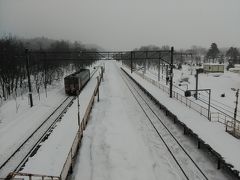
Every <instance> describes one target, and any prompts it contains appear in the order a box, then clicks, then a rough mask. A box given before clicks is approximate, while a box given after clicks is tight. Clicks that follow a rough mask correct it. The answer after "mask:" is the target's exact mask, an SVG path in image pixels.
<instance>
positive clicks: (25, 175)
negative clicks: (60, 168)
mask: <svg viewBox="0 0 240 180" xmlns="http://www.w3.org/2000/svg"><path fill="white" fill-rule="evenodd" d="M10 176H11V178H9V179H14V178H15V179H29V180H35V179H41V180H60V179H61V178H60V177H59V176H50V175H40V174H31V173H21V172H13V173H10Z"/></svg>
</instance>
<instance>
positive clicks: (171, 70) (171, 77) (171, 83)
mask: <svg viewBox="0 0 240 180" xmlns="http://www.w3.org/2000/svg"><path fill="white" fill-rule="evenodd" d="M173 53H174V48H173V47H171V64H170V98H172V88H173Z"/></svg>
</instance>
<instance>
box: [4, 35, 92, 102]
mask: <svg viewBox="0 0 240 180" xmlns="http://www.w3.org/2000/svg"><path fill="white" fill-rule="evenodd" d="M26 49H28V53H26V52H27V51H26ZM84 51H93V52H95V51H97V50H96V49H95V48H86V47H85V46H84V45H83V44H81V43H80V42H74V43H71V42H69V41H64V40H60V41H58V40H50V39H47V38H35V39H30V40H26V39H18V38H16V37H12V36H7V37H4V38H2V39H0V100H7V99H8V98H9V97H14V98H16V97H17V96H20V95H23V94H24V93H26V92H28V81H27V70H26V64H27V62H29V72H30V79H31V86H32V91H33V92H34V93H38V94H39V98H40V92H41V91H45V93H46V96H47V88H48V86H49V85H52V84H53V82H56V81H60V80H62V78H63V76H64V75H66V74H70V73H72V72H74V71H76V70H78V69H80V68H82V67H85V66H89V65H91V64H92V63H94V60H83V59H84V57H82V56H81V53H76V52H84ZM72 52H74V53H72ZM94 58H96V57H94ZM88 59H91V58H89V57H88Z"/></svg>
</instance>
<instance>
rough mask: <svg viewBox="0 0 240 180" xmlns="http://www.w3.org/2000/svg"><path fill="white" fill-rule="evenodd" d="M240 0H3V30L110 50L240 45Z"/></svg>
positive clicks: (0, 28)
mask: <svg viewBox="0 0 240 180" xmlns="http://www.w3.org/2000/svg"><path fill="white" fill-rule="evenodd" d="M239 20H240V0H0V35H1V36H2V35H4V34H7V33H11V34H12V35H17V36H20V37H26V38H29V37H39V36H45V37H49V38H53V39H66V40H71V41H74V40H79V41H81V42H83V43H89V44H97V45H99V46H101V47H103V48H105V49H106V50H130V49H133V48H135V47H140V46H142V45H149V44H154V45H158V46H162V45H166V44H167V45H170V46H174V47H175V48H177V49H180V48H190V47H191V46H192V45H200V46H204V47H207V48H208V47H209V46H210V44H211V43H212V42H216V43H217V44H218V46H219V47H229V46H237V47H240V23H239Z"/></svg>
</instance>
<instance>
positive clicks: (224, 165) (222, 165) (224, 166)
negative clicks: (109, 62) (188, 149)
mask: <svg viewBox="0 0 240 180" xmlns="http://www.w3.org/2000/svg"><path fill="white" fill-rule="evenodd" d="M121 69H122V68H121ZM122 71H124V72H125V74H126V75H127V76H128V77H129V78H130V79H132V80H133V81H134V82H135V83H136V84H137V85H138V86H139V87H140V89H141V90H142V91H144V93H145V94H147V96H148V97H150V99H151V100H152V101H153V102H154V103H155V104H156V105H157V106H158V107H159V108H160V109H162V110H163V111H165V113H166V115H167V116H169V117H170V118H172V119H173V121H174V123H178V124H179V125H181V126H182V127H183V132H184V134H187V135H190V136H191V137H192V138H194V139H195V140H197V147H198V149H200V148H203V149H205V150H206V151H207V152H209V154H211V155H213V157H215V158H216V163H217V169H220V168H222V169H224V170H225V171H226V172H229V173H230V176H232V177H234V178H237V179H239V178H240V172H239V171H238V170H236V169H234V166H233V165H232V164H229V163H228V162H226V161H225V159H224V158H223V157H222V156H221V155H220V154H219V153H218V152H216V151H215V150H214V149H213V148H212V147H211V146H210V145H209V144H207V143H206V142H205V141H204V140H202V139H201V138H200V137H199V136H198V134H196V133H194V132H193V131H192V130H191V129H190V128H189V127H188V126H187V125H186V124H184V123H183V122H181V121H179V119H178V118H177V117H176V116H175V115H174V114H173V113H172V112H170V111H169V110H168V108H166V107H165V106H164V105H163V104H161V103H160V102H159V101H158V100H157V99H156V98H155V97H153V96H152V95H151V94H150V93H149V92H148V91H147V90H146V89H145V88H144V87H143V86H141V85H140V84H139V83H138V82H137V81H136V80H135V79H134V78H132V77H131V76H130V75H129V74H128V73H127V72H126V71H125V70H124V69H122Z"/></svg>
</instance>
